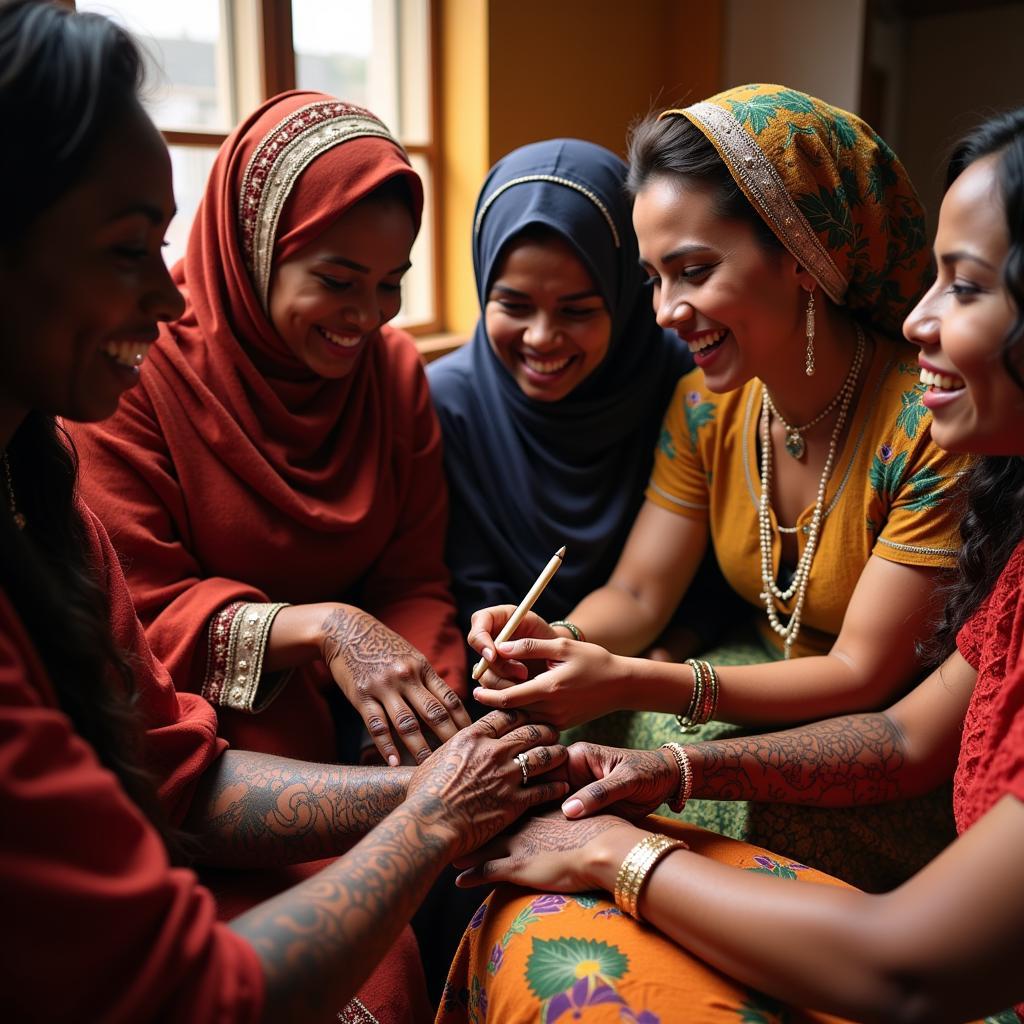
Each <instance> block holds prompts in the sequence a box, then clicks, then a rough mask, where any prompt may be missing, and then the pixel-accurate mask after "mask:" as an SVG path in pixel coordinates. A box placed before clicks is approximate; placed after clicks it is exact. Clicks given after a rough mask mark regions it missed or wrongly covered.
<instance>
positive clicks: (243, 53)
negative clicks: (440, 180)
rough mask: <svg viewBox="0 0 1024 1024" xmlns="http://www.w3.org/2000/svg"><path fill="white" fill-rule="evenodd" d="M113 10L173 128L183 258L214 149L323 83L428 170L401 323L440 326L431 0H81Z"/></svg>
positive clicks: (164, 122)
mask: <svg viewBox="0 0 1024 1024" xmlns="http://www.w3.org/2000/svg"><path fill="white" fill-rule="evenodd" d="M76 6H77V8H78V10H80V11H95V12H98V13H100V14H105V15H108V16H109V17H111V18H113V19H114V20H116V21H117V22H118V23H119V24H121V25H123V26H124V27H125V28H127V29H128V31H129V32H131V33H132V35H133V36H134V37H135V38H136V39H137V40H138V41H139V43H140V44H141V46H142V48H143V52H144V58H145V62H146V89H145V93H144V96H143V100H144V102H145V105H146V108H147V110H148V111H149V113H150V115H151V116H152V118H153V120H154V121H155V122H156V124H157V126H158V127H159V128H160V129H161V131H162V132H163V133H164V138H165V139H166V141H167V144H168V146H169V148H170V151H171V162H172V165H173V168H174V190H175V198H176V199H177V203H178V210H179V213H178V216H177V217H176V218H175V220H174V223H173V224H172V225H171V230H170V231H169V233H168V243H169V245H168V255H167V258H168V262H174V261H176V260H177V259H179V258H180V257H181V255H182V253H183V252H184V250H185V243H186V240H187V238H188V232H189V229H190V227H191V222H192V216H193V214H194V212H195V209H196V207H197V206H198V204H199V200H200V198H201V196H202V193H203V189H204V188H205V185H206V178H207V175H208V174H209V171H210V167H211V166H212V164H213V160H214V157H215V156H216V153H217V148H218V147H219V146H220V144H221V143H222V142H223V141H224V139H225V138H226V137H227V134H228V132H229V131H230V130H231V128H232V127H233V126H234V125H235V124H236V123H237V122H238V121H239V120H241V118H242V117H244V116H245V114H246V112H247V111H249V110H251V109H253V108H254V107H256V106H257V105H258V104H259V103H261V102H262V101H263V100H264V99H266V98H267V97H269V96H273V95H274V94H275V93H278V92H281V91H283V90H285V89H291V88H300V89H317V90H320V91H322V92H327V93H330V94H332V95H335V96H338V97H339V98H341V99H345V100H349V101H351V102H353V103H358V104H360V105H362V106H366V107H368V108H369V109H370V110H372V111H373V112H374V113H375V114H376V115H377V116H378V117H380V118H381V119H382V120H383V121H384V123H385V124H387V125H388V127H389V128H390V129H391V130H392V131H393V132H394V133H395V135H396V136H397V137H398V138H399V139H400V140H401V141H402V144H403V145H404V146H405V147H406V149H407V150H408V152H409V158H410V160H411V161H412V164H413V166H414V167H415V168H416V171H417V172H418V173H419V175H420V176H421V177H422V178H423V183H424V191H425V195H426V206H425V209H424V214H423V226H422V228H421V229H420V234H419V237H418V238H417V240H416V244H415V246H414V247H413V253H412V262H413V269H412V270H411V271H410V272H409V273H408V274H407V275H406V278H405V285H404V288H403V302H402V313H401V316H400V317H399V319H398V320H397V321H396V322H397V323H400V324H402V325H403V326H405V327H407V328H408V329H410V330H412V331H414V332H416V333H425V332H429V331H434V330H437V328H438V326H439V282H438V279H437V273H436V269H437V260H438V252H439V237H438V210H437V203H436V202H435V196H436V181H437V168H438V166H439V154H438V151H437V147H436V144H435V134H436V128H435V117H434V94H435V91H434V88H433V77H432V72H431V68H432V63H431V61H432V56H433V54H432V49H433V39H434V36H435V30H434V23H433V18H434V12H433V9H432V8H433V5H432V3H431V0H292V2H291V3H289V2H288V0H172V2H169V3H153V2H152V0H77V4H76Z"/></svg>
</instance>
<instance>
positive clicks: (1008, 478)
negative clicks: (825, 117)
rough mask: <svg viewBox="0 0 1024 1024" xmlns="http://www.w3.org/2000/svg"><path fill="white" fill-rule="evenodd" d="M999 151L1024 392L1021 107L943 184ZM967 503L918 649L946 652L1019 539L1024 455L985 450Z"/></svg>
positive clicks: (1010, 345)
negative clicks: (934, 614) (943, 586)
mask: <svg viewBox="0 0 1024 1024" xmlns="http://www.w3.org/2000/svg"><path fill="white" fill-rule="evenodd" d="M991 154H998V162H997V166H996V180H997V182H998V185H999V191H1000V194H1001V197H1002V200H1003V206H1004V208H1005V210H1006V227H1007V233H1008V234H1009V237H1010V246H1009V252H1008V254H1007V257H1006V264H1005V266H1004V267H1003V284H1004V285H1005V287H1006V290H1007V292H1008V294H1009V296H1010V298H1011V299H1012V300H1013V304H1014V306H1015V307H1016V313H1017V315H1016V318H1015V320H1014V323H1013V325H1012V327H1011V328H1010V331H1009V333H1008V334H1007V336H1006V338H1005V340H1004V342H1003V346H1002V352H1001V358H1002V362H1003V366H1004V367H1005V368H1006V372H1007V373H1008V374H1009V375H1010V377H1011V378H1012V379H1013V380H1014V381H1015V383H1016V384H1017V386H1018V387H1020V388H1021V389H1022V390H1024V375H1022V360H1024V351H1022V347H1021V341H1022V339H1024V108H1020V109H1018V110H1014V111H1010V112H1007V113H1002V114H997V115H996V116H994V117H992V118H990V119H989V120H987V121H985V123H984V124H982V125H980V126H979V127H978V128H976V129H975V130H974V131H973V132H971V133H970V134H969V135H968V136H967V137H966V138H965V139H963V140H962V141H961V142H960V143H959V144H958V145H957V147H956V149H955V150H954V151H953V156H952V158H951V159H950V161H949V170H948V172H947V174H946V188H947V189H948V188H949V187H950V185H952V184H953V182H954V181H956V179H957V178H958V177H960V175H961V174H962V173H963V172H964V171H965V170H966V169H967V168H968V167H970V166H971V164H973V163H974V162H975V161H976V160H980V159H981V158H982V157H986V156H990V155H991ZM965 489H966V501H967V509H966V513H965V515H964V518H963V521H962V522H961V525H960V535H961V538H962V540H963V547H962V548H961V549H960V556H959V560H958V563H957V574H956V578H955V579H954V581H953V582H952V583H951V584H950V586H949V588H948V589H947V591H946V603H945V608H944V611H943V616H942V621H941V623H940V625H939V627H938V629H937V630H936V633H935V637H934V638H933V640H932V641H931V642H930V643H929V644H927V645H926V647H925V651H924V653H925V654H926V655H927V656H930V657H931V658H938V657H942V656H945V655H947V654H949V653H951V652H952V650H953V649H954V647H955V644H956V634H957V633H958V632H959V631H960V629H961V627H962V626H963V625H964V623H965V622H966V621H967V620H968V618H970V616H971V614H972V613H973V612H974V611H975V610H976V609H977V608H978V606H979V605H980V604H981V602H982V601H984V599H985V598H986V597H987V596H988V594H989V592H990V591H991V590H992V588H993V587H994V586H995V583H996V580H997V579H998V578H999V574H1000V573H1001V572H1002V570H1003V567H1004V566H1005V565H1006V563H1007V562H1008V561H1009V559H1010V556H1011V555H1012V554H1013V551H1014V548H1016V546H1017V545H1018V544H1019V543H1020V541H1021V539H1022V538H1024V458H1022V457H1021V456H1018V455H1000V456H994V455H989V456H985V457H983V458H980V459H978V460H977V462H975V464H974V466H973V467H972V469H971V470H970V471H969V472H968V475H967V477H966V480H965Z"/></svg>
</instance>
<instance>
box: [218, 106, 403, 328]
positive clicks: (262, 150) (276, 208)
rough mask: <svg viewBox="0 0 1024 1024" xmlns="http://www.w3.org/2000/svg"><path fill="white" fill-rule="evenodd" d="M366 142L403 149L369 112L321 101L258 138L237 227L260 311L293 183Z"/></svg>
mask: <svg viewBox="0 0 1024 1024" xmlns="http://www.w3.org/2000/svg"><path fill="white" fill-rule="evenodd" d="M368 136H374V137H376V138H381V139H387V140H388V141H389V142H393V143H394V144H395V145H396V146H398V148H399V149H402V146H401V145H400V143H399V142H398V140H397V139H395V137H394V136H393V135H392V134H391V132H389V131H388V130H387V128H386V127H385V126H384V125H383V124H382V123H381V122H380V121H378V120H377V118H375V117H374V116H373V114H371V113H370V112H369V111H368V110H363V108H362V107H356V106H353V105H352V104H350V103H337V102H333V101H320V102H318V103H310V104H309V105H308V106H305V107H300V108H299V109H298V110H296V111H294V112H293V113H291V114H289V116H288V117H286V118H285V119H284V120H283V121H281V122H280V124H278V125H277V126H276V127H275V128H274V129H273V131H271V132H268V134H267V135H265V136H264V137H263V139H262V140H261V141H260V144H259V145H258V146H257V147H256V149H255V150H254V152H253V154H252V156H251V157H250V158H249V163H248V164H247V165H246V168H245V174H244V175H243V177H242V187H241V189H240V191H239V195H238V226H239V231H240V233H241V241H242V256H243V258H244V260H245V265H246V267H247V268H248V270H249V274H250V275H251V277H252V282H253V287H254V288H255V289H256V294H257V296H258V297H259V300H260V303H261V304H262V306H263V308H264V310H266V308H267V293H268V291H269V289H270V268H271V262H272V258H273V254H274V239H275V238H276V236H277V225H278V222H279V221H280V219H281V211H282V210H283V209H284V204H285V202H286V201H287V200H288V196H289V195H290V194H291V190H292V188H293V186H294V185H295V181H296V179H297V178H298V177H299V175H300V174H301V173H302V172H303V171H304V170H305V169H306V168H307V167H308V166H309V165H310V164H311V163H312V162H313V161H314V160H315V159H316V158H317V157H318V156H320V154H321V153H324V152H325V151H326V150H328V149H331V148H332V147H334V146H338V145H340V144H341V143H343V142H348V141H349V140H350V139H356V138H365V137H368ZM402 151H403V152H404V150H402Z"/></svg>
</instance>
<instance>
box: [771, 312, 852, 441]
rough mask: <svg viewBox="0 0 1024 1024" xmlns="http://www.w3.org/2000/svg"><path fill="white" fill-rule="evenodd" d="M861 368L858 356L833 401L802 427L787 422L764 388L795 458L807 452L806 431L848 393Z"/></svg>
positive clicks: (772, 411)
mask: <svg viewBox="0 0 1024 1024" xmlns="http://www.w3.org/2000/svg"><path fill="white" fill-rule="evenodd" d="M861 340H862V339H861V334H860V330H859V327H858V334H857V344H858V346H859V345H860V343H861ZM859 369H860V364H859V363H858V362H857V359H856V357H855V358H854V360H853V362H852V363H851V364H850V369H849V371H848V373H847V374H846V380H844V381H843V386H842V387H841V388H840V389H839V390H838V391H837V392H836V393H835V395H833V397H832V401H831V402H829V403H828V405H826V406H825V408H824V409H822V410H821V412H819V413H818V415H817V416H815V417H814V419H813V420H808V421H807V422H806V423H805V424H804V425H803V426H802V427H794V426H793V425H792V424H791V423H787V422H786V421H785V420H784V419H783V418H782V415H781V414H780V413H779V410H778V409H776V408H775V403H774V402H773V401H772V396H771V394H770V393H769V391H768V389H767V388H765V389H764V402H765V405H767V406H768V411H769V412H770V413H771V414H772V415H773V416H774V417H775V418H776V419H777V420H778V421H779V422H780V423H781V424H782V429H783V430H785V432H786V441H785V445H786V451H787V452H789V454H790V455H792V456H793V458H794V459H797V460H799V459H802V458H803V457H804V455H805V454H806V453H807V442H806V441H805V440H804V437H803V435H804V431H805V430H810V429H811V427H814V426H817V424H819V423H820V422H821V421H822V420H823V419H824V418H825V417H826V416H827V415H828V414H829V413H830V412H831V411H832V410H833V409H834V408H835V407H836V406H837V405H838V404H839V402H840V400H841V399H842V397H843V395H844V394H845V393H846V390H847V388H849V387H851V386H852V384H853V382H854V380H855V379H856V376H857V371H858V370H859Z"/></svg>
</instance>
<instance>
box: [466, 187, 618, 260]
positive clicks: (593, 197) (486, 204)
mask: <svg viewBox="0 0 1024 1024" xmlns="http://www.w3.org/2000/svg"><path fill="white" fill-rule="evenodd" d="M530 181H544V182H548V183H549V184H553V185H564V186H565V187H566V188H571V189H575V190H576V191H577V192H579V193H580V195H583V196H586V197H587V199H589V200H590V201H591V202H592V203H593V204H594V205H595V206H596V207H597V208H598V210H600V212H601V216H602V217H604V219H605V221H606V223H607V224H608V230H609V231H611V233H612V241H613V242H614V243H615V248H616V249H618V248H620V247H621V242H620V240H619V232H618V230H617V229H616V227H615V221H614V220H612V215H611V214H610V213H609V212H608V207H607V206H605V204H604V203H603V202H602V201H601V197H600V196H598V194H597V193H596V192H594V191H593V190H592V189H589V188H587V187H586V185H581V184H580V183H579V182H578V181H573V180H572V179H571V178H562V177H560V176H559V175H557V174H524V175H523V176H522V177H521V178H513V179H512V180H511V181H506V182H505V183H504V184H503V185H499V186H498V187H497V188H496V189H495V190H494V191H493V192H492V193H491V194H490V195H489V196H488V197H487V198H486V199H485V200H484V201H483V202H482V203H481V204H480V211H479V212H478V213H477V215H476V221H475V222H474V224H473V234H474V235H479V234H480V227H481V225H482V224H483V222H484V216H485V215H486V213H487V211H488V210H489V209H490V208H491V206H492V205H493V204H494V201H495V199H497V198H498V196H500V195H501V194H502V193H503V192H506V191H508V189H510V188H512V186H513V185H525V184H526V183H527V182H530Z"/></svg>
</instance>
